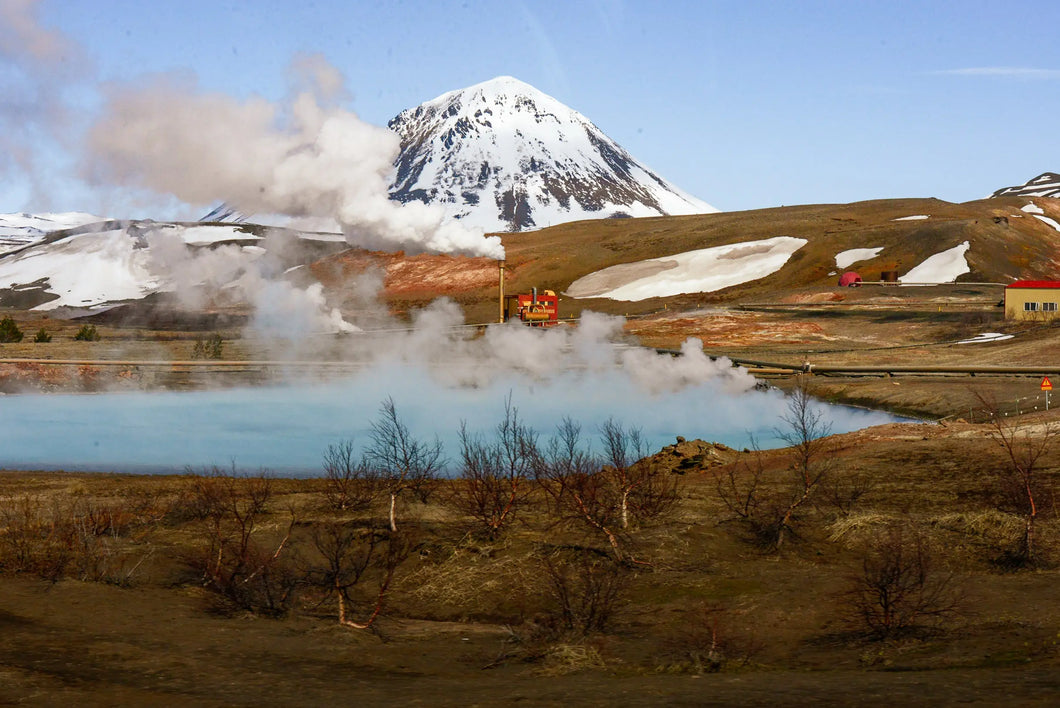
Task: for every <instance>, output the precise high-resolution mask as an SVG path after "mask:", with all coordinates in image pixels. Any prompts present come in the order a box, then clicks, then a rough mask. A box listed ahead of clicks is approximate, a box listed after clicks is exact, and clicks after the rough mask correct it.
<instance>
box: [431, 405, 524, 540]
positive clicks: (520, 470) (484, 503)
mask: <svg viewBox="0 0 1060 708" xmlns="http://www.w3.org/2000/svg"><path fill="white" fill-rule="evenodd" d="M536 456H537V439H536V435H535V433H534V431H533V430H532V429H530V428H529V427H527V426H526V425H524V424H523V422H522V421H521V420H520V419H519V412H518V409H516V408H515V407H514V406H512V401H511V396H510V395H509V396H508V398H507V399H506V400H505V403H504V417H503V418H502V419H501V421H500V423H498V424H497V427H496V429H495V431H494V437H493V440H492V441H488V442H487V441H484V440H482V439H481V438H480V437H478V436H475V435H473V434H472V433H471V432H470V431H468V429H467V425H466V424H463V423H462V424H461V426H460V458H461V466H460V476H459V477H458V478H456V479H454V480H453V481H452V483H451V484H450V494H449V500H450V502H451V503H452V504H453V505H454V506H455V507H456V509H457V510H459V511H460V512H461V513H463V514H465V515H467V516H469V517H471V519H473V520H474V522H475V524H476V525H477V526H478V528H479V529H481V530H482V531H483V532H484V533H485V534H486V536H487V537H488V538H490V539H495V538H497V537H498V536H500V534H501V533H502V531H503V530H504V529H505V528H506V527H507V526H509V525H510V524H511V522H512V520H513V519H514V518H515V517H516V515H517V514H518V513H519V511H520V507H521V506H522V503H523V501H524V500H525V499H526V496H527V494H528V493H529V478H530V476H531V474H532V472H533V462H534V459H535V458H536Z"/></svg>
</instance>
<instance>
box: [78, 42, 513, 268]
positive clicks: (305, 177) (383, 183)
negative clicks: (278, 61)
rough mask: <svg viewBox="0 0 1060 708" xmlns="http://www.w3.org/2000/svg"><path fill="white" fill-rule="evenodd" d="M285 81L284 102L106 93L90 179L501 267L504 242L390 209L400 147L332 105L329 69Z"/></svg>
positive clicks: (181, 83) (418, 209)
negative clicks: (320, 222)
mask: <svg viewBox="0 0 1060 708" xmlns="http://www.w3.org/2000/svg"><path fill="white" fill-rule="evenodd" d="M292 73H293V74H294V75H295V77H296V80H297V83H298V84H299V86H298V87H297V88H296V90H295V92H294V93H293V96H292V97H291V98H290V99H288V100H286V101H284V102H280V103H275V102H271V101H267V100H265V99H263V98H250V99H247V100H245V101H238V100H236V99H234V98H232V97H230V96H227V95H223V94H217V93H205V92H202V91H200V90H199V89H198V88H197V86H196V83H195V81H194V80H193V79H192V78H189V77H187V76H177V75H166V76H161V77H155V78H154V79H153V80H151V81H149V82H145V83H143V84H142V85H121V86H112V87H110V88H109V90H108V91H107V100H106V103H105V107H104V111H103V116H102V117H101V118H100V119H99V120H98V121H97V122H96V124H95V125H94V126H93V128H92V130H91V131H90V134H89V140H88V147H89V160H90V167H89V170H90V173H91V174H92V176H93V178H94V179H95V180H97V181H110V182H120V183H123V184H129V185H136V186H139V187H145V188H147V189H151V190H154V191H156V192H164V193H169V194H172V195H174V196H176V197H177V198H179V199H181V200H184V201H186V202H189V203H197V204H205V203H211V202H214V201H216V200H218V199H223V200H225V201H226V202H228V203H230V204H233V205H235V206H237V207H238V208H239V209H241V210H244V211H248V212H252V213H266V214H268V213H280V214H286V215H289V216H292V217H330V218H333V219H335V220H336V221H338V222H339V223H340V224H341V225H342V228H343V232H344V233H345V235H346V239H347V241H348V242H349V243H350V244H352V245H357V246H362V247H365V248H370V249H379V250H399V249H400V250H405V251H408V252H424V251H429V252H435V253H459V254H464V255H478V256H489V257H492V258H502V257H503V255H504V250H503V247H502V246H501V242H500V238H499V237H496V236H492V237H485V236H483V234H482V232H481V231H475V230H469V229H467V228H465V227H464V226H462V225H460V224H458V223H455V222H448V223H443V219H444V212H443V210H442V209H440V208H435V207H431V206H428V205H425V204H422V203H420V202H412V203H409V204H404V205H402V204H399V203H397V202H394V201H392V200H391V199H390V198H389V194H388V186H389V177H390V175H391V173H392V171H393V169H394V168H393V163H394V160H395V158H396V157H397V155H398V154H399V152H400V140H399V138H398V136H397V135H396V134H395V133H393V132H392V131H390V130H388V129H386V128H380V127H377V126H373V125H370V124H368V123H365V122H364V121H362V120H360V119H359V118H358V117H357V116H356V115H355V114H354V113H352V112H350V111H348V110H345V109H342V108H339V107H338V106H337V105H335V103H336V101H337V100H338V99H339V98H341V97H342V96H344V95H345V93H344V92H345V89H344V82H343V80H342V76H341V74H340V73H339V71H338V70H337V69H335V67H333V66H331V65H330V64H328V63H327V62H326V61H325V60H324V59H323V58H321V57H318V56H310V57H299V58H297V59H296V60H295V62H294V64H293V65H292Z"/></svg>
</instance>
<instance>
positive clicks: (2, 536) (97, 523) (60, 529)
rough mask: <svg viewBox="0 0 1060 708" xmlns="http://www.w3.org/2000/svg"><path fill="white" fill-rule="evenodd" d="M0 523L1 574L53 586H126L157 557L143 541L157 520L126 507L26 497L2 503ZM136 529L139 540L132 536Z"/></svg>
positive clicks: (81, 499)
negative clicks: (72, 581)
mask: <svg viewBox="0 0 1060 708" xmlns="http://www.w3.org/2000/svg"><path fill="white" fill-rule="evenodd" d="M0 519H2V521H3V528H2V529H0V570H4V571H8V572H16V573H32V574H34V575H37V576H39V577H41V578H44V579H46V580H50V581H52V582H55V581H57V580H59V579H60V578H63V577H71V578H76V579H78V580H83V581H93V582H108V583H115V584H123V585H125V584H128V583H129V582H130V580H131V578H132V576H133V574H134V573H135V572H136V570H137V569H139V567H140V565H141V564H142V563H143V562H144V561H145V560H146V559H147V558H148V557H150V555H151V554H152V553H153V548H151V546H150V544H143V541H144V538H145V537H146V535H147V533H149V531H150V525H151V524H152V523H153V521H154V519H151V518H144V517H142V516H140V515H138V514H136V513H134V511H133V510H132V509H131V508H130V507H129V506H128V505H127V504H126V503H125V502H109V503H103V502H100V501H97V500H92V499H89V498H87V497H84V496H81V495H77V496H75V497H73V499H71V500H65V501H64V500H59V499H51V500H47V501H45V500H43V499H41V498H40V497H36V496H32V495H23V496H20V497H16V498H14V499H9V500H6V502H5V503H3V504H0ZM133 529H137V531H138V533H137V538H135V539H132V538H129V537H128V536H129V535H130V533H131V532H132V531H133Z"/></svg>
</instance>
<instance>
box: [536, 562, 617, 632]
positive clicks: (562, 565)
mask: <svg viewBox="0 0 1060 708" xmlns="http://www.w3.org/2000/svg"><path fill="white" fill-rule="evenodd" d="M539 560H540V562H541V571H542V576H543V579H544V595H545V601H546V606H547V608H548V609H547V610H546V614H545V618H546V619H547V621H548V622H549V624H550V625H551V626H550V627H548V629H549V630H551V633H552V634H553V635H557V636H559V635H563V634H569V633H573V634H575V635H580V636H584V635H587V634H592V633H594V632H604V631H606V630H607V629H609V628H610V626H611V625H612V623H613V622H614V621H615V618H616V615H617V614H618V613H619V612H620V610H621V609H622V607H623V605H624V602H625V599H626V595H627V591H628V589H629V586H630V583H631V582H632V580H633V578H634V576H635V574H634V571H632V570H630V568H629V566H627V565H625V564H623V563H619V562H617V561H616V560H615V559H614V558H610V557H608V555H607V554H606V553H603V552H600V551H594V550H593V549H589V548H580V547H566V548H554V549H551V550H548V551H544V552H542V553H541V554H540V555H539Z"/></svg>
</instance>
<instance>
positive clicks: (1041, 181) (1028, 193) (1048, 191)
mask: <svg viewBox="0 0 1060 708" xmlns="http://www.w3.org/2000/svg"><path fill="white" fill-rule="evenodd" d="M990 196H991V197H1060V174H1056V173H1055V172H1043V173H1042V174H1040V175H1038V176H1037V177H1035V178H1034V179H1032V180H1028V181H1027V182H1025V183H1023V184H1020V185H1016V186H1015V187H1005V188H1004V189H999V190H997V191H996V192H994V193H993V194H991V195H990Z"/></svg>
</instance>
